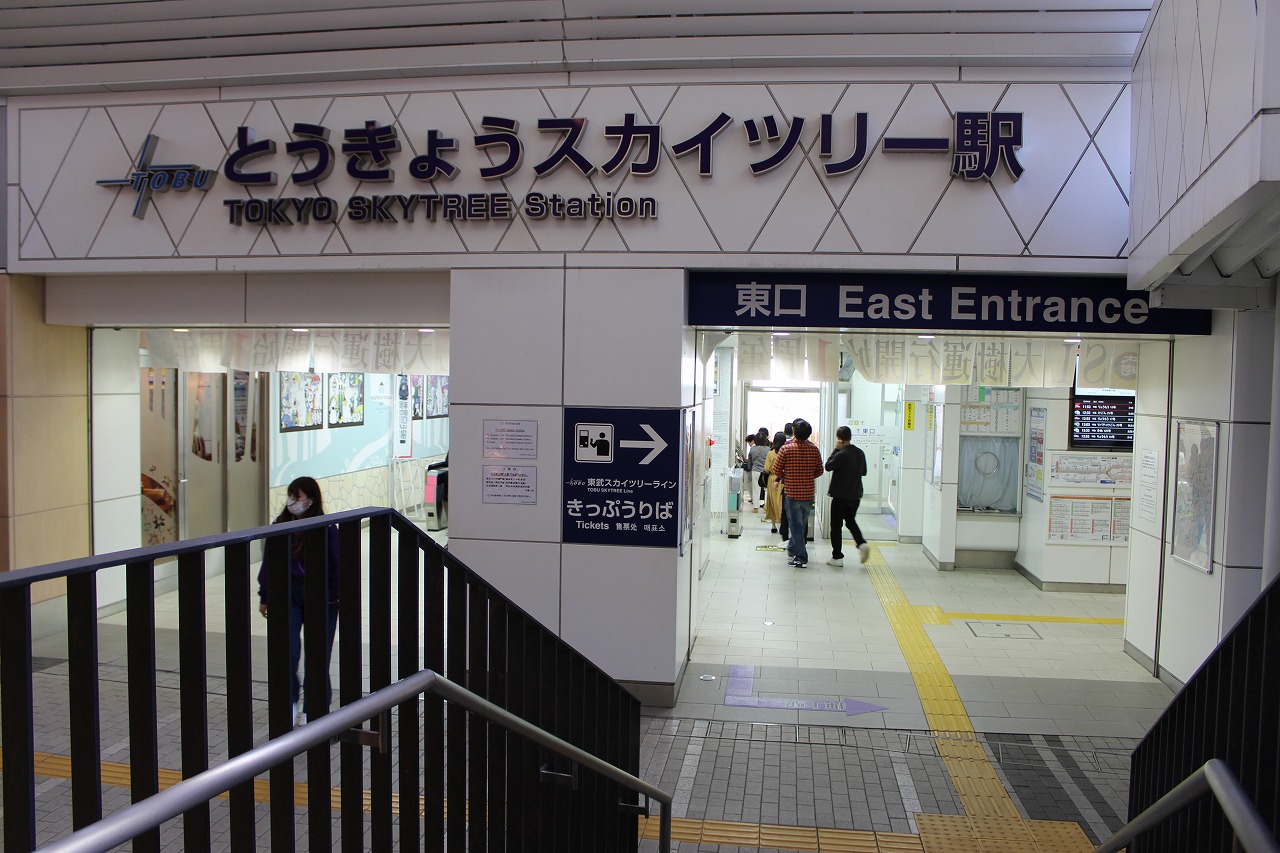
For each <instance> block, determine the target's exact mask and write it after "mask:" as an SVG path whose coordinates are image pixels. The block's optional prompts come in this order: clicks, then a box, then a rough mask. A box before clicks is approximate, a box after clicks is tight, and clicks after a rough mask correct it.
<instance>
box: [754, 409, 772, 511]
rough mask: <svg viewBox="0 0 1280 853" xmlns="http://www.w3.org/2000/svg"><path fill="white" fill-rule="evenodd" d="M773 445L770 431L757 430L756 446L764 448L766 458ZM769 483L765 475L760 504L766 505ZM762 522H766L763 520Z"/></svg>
mask: <svg viewBox="0 0 1280 853" xmlns="http://www.w3.org/2000/svg"><path fill="white" fill-rule="evenodd" d="M772 443H773V438H772V437H771V436H770V435H769V430H768V429H766V428H765V427H760V429H758V430H756V446H757V447H763V448H764V452H765V456H768V455H769V449H770V445H771V444H772ZM768 483H769V475H768V474H767V473H766V474H765V475H764V485H762V486H761V487H760V503H764V502H765V501H766V500H767V499H768V497H769V492H768ZM760 520H761V521H764V519H763V518H762V519H760Z"/></svg>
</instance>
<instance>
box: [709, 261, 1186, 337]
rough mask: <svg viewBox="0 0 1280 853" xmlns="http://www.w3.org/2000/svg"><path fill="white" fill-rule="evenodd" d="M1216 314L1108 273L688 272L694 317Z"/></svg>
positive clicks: (747, 324)
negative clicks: (1162, 301)
mask: <svg viewBox="0 0 1280 853" xmlns="http://www.w3.org/2000/svg"><path fill="white" fill-rule="evenodd" d="M1209 323H1210V312H1208V311H1194V310H1182V309H1168V308H1152V307H1151V305H1150V302H1149V299H1148V293H1147V292H1146V291H1145V290H1128V289H1126V288H1125V282H1124V279H1123V278H1113V277H1104V276H1025V275H1019V276H1001V275H972V274H950V275H948V274H937V275H929V274H922V273H901V274H893V273H825V272H824V273H810V272H795V273H791V272H767V271H755V270H752V271H749V272H731V271H721V270H714V271H692V272H690V273H689V324H690V325H693V326H704V327H715V328H726V329H729V328H734V329H742V328H752V327H766V328H815V327H816V328H843V329H878V330H885V331H892V330H898V329H902V330H906V329H911V330H937V331H1008V332H1057V333H1063V334H1085V333H1092V334H1114V335H1171V334H1184V335H1207V334H1209Z"/></svg>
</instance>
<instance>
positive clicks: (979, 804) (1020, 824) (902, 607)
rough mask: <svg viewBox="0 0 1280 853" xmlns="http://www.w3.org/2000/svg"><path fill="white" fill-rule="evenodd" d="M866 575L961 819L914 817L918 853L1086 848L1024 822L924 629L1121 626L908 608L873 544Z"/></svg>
mask: <svg viewBox="0 0 1280 853" xmlns="http://www.w3.org/2000/svg"><path fill="white" fill-rule="evenodd" d="M866 565H867V575H868V577H869V578H870V579H871V583H872V585H873V586H874V587H875V590H876V595H877V596H878V597H879V598H880V604H881V606H882V607H884V612H885V615H886V616H888V617H889V625H890V627H891V628H893V633H894V636H895V637H896V638H897V640H898V645H899V647H900V648H901V649H902V654H903V657H904V658H905V659H906V662H907V668H908V669H909V670H910V671H911V676H912V678H913V679H914V681H915V684H916V692H917V693H919V695H920V704H921V706H922V707H923V708H924V715H925V720H926V721H927V722H928V723H929V729H930V732H931V733H932V734H933V736H934V740H935V743H936V744H937V747H938V752H939V754H940V755H941V756H942V760H943V763H944V764H945V765H946V768H947V772H948V773H949V774H950V775H951V781H952V783H953V784H954V785H955V788H956V793H957V794H959V795H960V802H961V803H962V804H963V805H964V809H965V812H966V814H964V815H927V814H920V815H916V829H917V830H918V831H919V833H920V835H919V839H920V843H921V846H922V849H923V850H924V853H1006V851H1007V853H1032V852H1034V851H1039V853H1075V851H1089V850H1092V849H1093V845H1092V844H1091V843H1090V842H1089V838H1088V836H1086V835H1085V834H1084V830H1082V829H1081V828H1080V826H1079V825H1078V824H1074V823H1064V822H1058V821H1031V820H1025V819H1024V818H1023V817H1022V816H1021V815H1020V814H1019V813H1018V808H1017V806H1015V805H1014V803H1013V799H1012V798H1011V797H1010V796H1009V792H1008V791H1006V790H1005V787H1004V783H1003V782H1001V780H1000V777H999V775H998V774H997V773H996V770H995V767H994V766H993V765H992V764H991V761H990V759H989V758H988V756H987V753H986V750H985V749H984V748H983V746H982V744H981V743H980V742H979V741H978V737H977V734H976V733H975V732H974V730H973V723H972V722H971V721H970V719H969V714H968V712H967V711H965V708H964V702H962V701H961V699H960V693H959V691H958V690H956V686H955V683H954V682H953V681H952V680H951V674H950V673H949V672H947V668H946V666H945V665H944V664H943V662H942V656H941V655H939V654H938V650H937V649H936V648H935V647H934V645H933V642H932V641H931V640H930V639H929V635H928V634H927V633H926V632H925V629H924V626H925V625H946V624H949V623H950V621H951V620H952V619H973V620H979V621H990V622H1031V621H1037V622H1073V623H1086V624H1113V623H1116V622H1119V621H1122V620H1113V619H1089V618H1078V617H1070V616H1043V617H1041V616H1035V617H1028V616H1014V615H1008V614H995V613H945V612H943V610H942V609H941V608H939V607H927V606H913V605H912V604H911V603H910V602H908V601H907V596H906V593H905V592H903V590H902V587H901V586H900V585H899V584H898V580H897V578H895V577H894V575H893V571H892V570H891V569H890V568H889V564H888V563H887V562H885V559H884V557H883V555H881V553H880V550H879V547H878V546H875V545H873V546H872V549H871V557H870V558H869V559H868V560H867V564H866Z"/></svg>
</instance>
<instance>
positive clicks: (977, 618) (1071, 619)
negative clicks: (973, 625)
mask: <svg viewBox="0 0 1280 853" xmlns="http://www.w3.org/2000/svg"><path fill="white" fill-rule="evenodd" d="M916 610H919V611H922V615H921V619H922V620H928V621H927V624H929V625H946V624H948V623H949V622H950V621H951V620H952V619H959V620H966V619H968V620H972V621H974V622H1055V623H1059V624H1066V625H1123V624H1124V620H1123V619H1117V618H1113V617H1108V616H1039V615H1037V616H1026V615H1018V614H1016V613H943V612H942V608H940V607H931V606H925V605H922V606H919V607H917V608H916ZM926 614H927V615H926ZM933 619H938V620H940V621H937V622H934V621H932V620H933Z"/></svg>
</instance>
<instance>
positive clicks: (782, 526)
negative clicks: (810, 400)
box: [778, 421, 795, 544]
mask: <svg viewBox="0 0 1280 853" xmlns="http://www.w3.org/2000/svg"><path fill="white" fill-rule="evenodd" d="M794 435H795V421H787V422H786V423H785V424H783V425H782V443H783V444H784V445H785V444H790V443H791V441H792V440H793V438H794ZM778 449H779V450H781V449H782V448H778ZM779 489H781V484H779ZM778 533H779V535H780V536H782V541H783V543H784V544H789V543H790V542H791V531H790V530H789V529H788V527H787V507H786V503H785V502H784V503H783V505H782V521H780V522H778Z"/></svg>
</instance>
